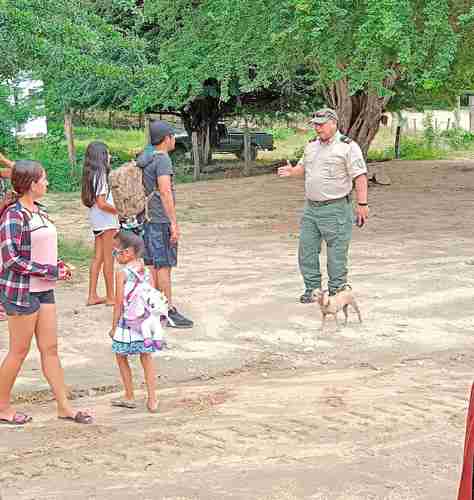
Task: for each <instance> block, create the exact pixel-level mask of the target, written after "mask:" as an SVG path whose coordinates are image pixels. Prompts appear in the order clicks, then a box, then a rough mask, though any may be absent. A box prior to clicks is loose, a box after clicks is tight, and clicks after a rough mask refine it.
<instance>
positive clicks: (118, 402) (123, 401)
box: [110, 399, 137, 410]
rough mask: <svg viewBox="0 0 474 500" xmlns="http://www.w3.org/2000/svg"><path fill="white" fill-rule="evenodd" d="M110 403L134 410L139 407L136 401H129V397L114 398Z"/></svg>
mask: <svg viewBox="0 0 474 500" xmlns="http://www.w3.org/2000/svg"><path fill="white" fill-rule="evenodd" d="M110 404H111V405H112V406H118V407H119V408H129V409H130V410H134V409H135V408H136V407H137V403H135V401H129V400H127V399H112V401H111V402H110Z"/></svg>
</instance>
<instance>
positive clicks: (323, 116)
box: [309, 108, 338, 125]
mask: <svg viewBox="0 0 474 500" xmlns="http://www.w3.org/2000/svg"><path fill="white" fill-rule="evenodd" d="M329 120H334V121H336V122H337V121H338V118H337V113H336V112H335V111H334V110H333V109H331V108H323V109H319V110H318V111H316V113H314V115H313V118H312V119H311V121H310V122H309V123H312V124H313V125H314V124H318V125H323V124H324V123H327V122H328V121H329Z"/></svg>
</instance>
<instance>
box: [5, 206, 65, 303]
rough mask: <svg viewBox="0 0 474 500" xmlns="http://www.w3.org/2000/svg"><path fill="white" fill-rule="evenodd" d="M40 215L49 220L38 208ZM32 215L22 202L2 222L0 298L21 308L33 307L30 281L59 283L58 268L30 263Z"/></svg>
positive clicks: (11, 209) (9, 209) (8, 210)
mask: <svg viewBox="0 0 474 500" xmlns="http://www.w3.org/2000/svg"><path fill="white" fill-rule="evenodd" d="M37 206H38V210H39V211H40V213H41V215H42V216H44V217H47V215H46V212H44V211H43V210H42V209H41V208H40V207H39V205H37ZM30 218H31V213H30V211H29V210H28V209H26V208H25V207H23V206H22V205H21V203H20V202H18V201H17V202H16V203H15V205H12V206H10V207H9V208H7V210H5V212H4V213H3V215H2V218H1V219H0V247H1V254H2V270H1V272H0V296H1V297H2V299H3V300H6V301H8V302H11V303H13V304H16V305H18V306H29V305H30V277H31V276H38V277H41V278H44V279H47V280H52V281H56V280H57V279H58V266H54V265H50V264H39V263H37V262H32V260H31V231H30V226H29V220H30Z"/></svg>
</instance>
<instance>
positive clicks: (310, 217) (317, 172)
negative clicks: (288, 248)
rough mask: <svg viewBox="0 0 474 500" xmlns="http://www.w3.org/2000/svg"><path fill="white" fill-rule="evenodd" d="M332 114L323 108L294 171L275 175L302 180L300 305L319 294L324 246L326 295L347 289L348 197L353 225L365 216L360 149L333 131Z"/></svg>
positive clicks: (364, 180) (288, 169)
mask: <svg viewBox="0 0 474 500" xmlns="http://www.w3.org/2000/svg"><path fill="white" fill-rule="evenodd" d="M337 121H338V118H337V114H336V112H335V111H334V110H332V109H329V108H325V109H321V110H319V111H317V112H316V113H315V115H314V118H313V119H312V120H311V123H312V124H313V125H314V128H315V131H316V133H317V134H318V138H317V139H316V140H314V141H311V142H309V143H308V144H307V146H306V148H305V151H304V155H303V157H302V158H301V160H300V161H299V162H298V164H297V165H296V167H292V166H291V164H290V163H289V162H288V163H287V165H286V166H284V167H280V168H279V169H278V175H279V176H280V177H295V176H304V177H305V198H306V202H305V207H304V212H303V217H302V219H301V230H300V245H299V259H298V260H299V265H300V270H301V274H302V275H303V280H304V283H305V292H304V293H303V295H302V296H301V297H300V301H301V302H303V303H308V302H312V301H313V291H314V290H316V289H320V288H321V270H320V263H319V254H320V251H321V242H322V241H326V245H327V257H328V259H327V260H328V262H327V267H328V269H327V271H328V276H329V282H328V288H329V293H330V294H331V295H335V294H336V293H337V291H338V290H340V289H342V288H344V286H345V285H346V284H347V254H348V251H349V245H350V241H351V238H352V224H353V218H354V214H353V208H352V200H351V192H352V188H353V185H355V190H356V201H357V205H356V218H357V225H358V226H360V227H361V226H363V225H364V223H365V221H366V220H367V218H368V215H369V209H368V204H367V166H366V164H365V161H364V157H363V155H362V151H361V150H360V147H359V146H358V145H357V143H355V142H354V141H353V140H352V139H350V138H348V137H346V136H344V135H342V134H341V133H340V132H339V131H338V128H337Z"/></svg>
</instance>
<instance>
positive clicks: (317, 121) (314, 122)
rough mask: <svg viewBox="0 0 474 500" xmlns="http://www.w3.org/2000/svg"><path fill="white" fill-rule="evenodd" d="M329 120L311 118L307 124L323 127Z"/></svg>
mask: <svg viewBox="0 0 474 500" xmlns="http://www.w3.org/2000/svg"><path fill="white" fill-rule="evenodd" d="M329 120H330V118H313V119H312V120H311V121H310V122H309V123H310V124H311V125H324V124H325V123H327V122H328V121H329Z"/></svg>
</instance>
